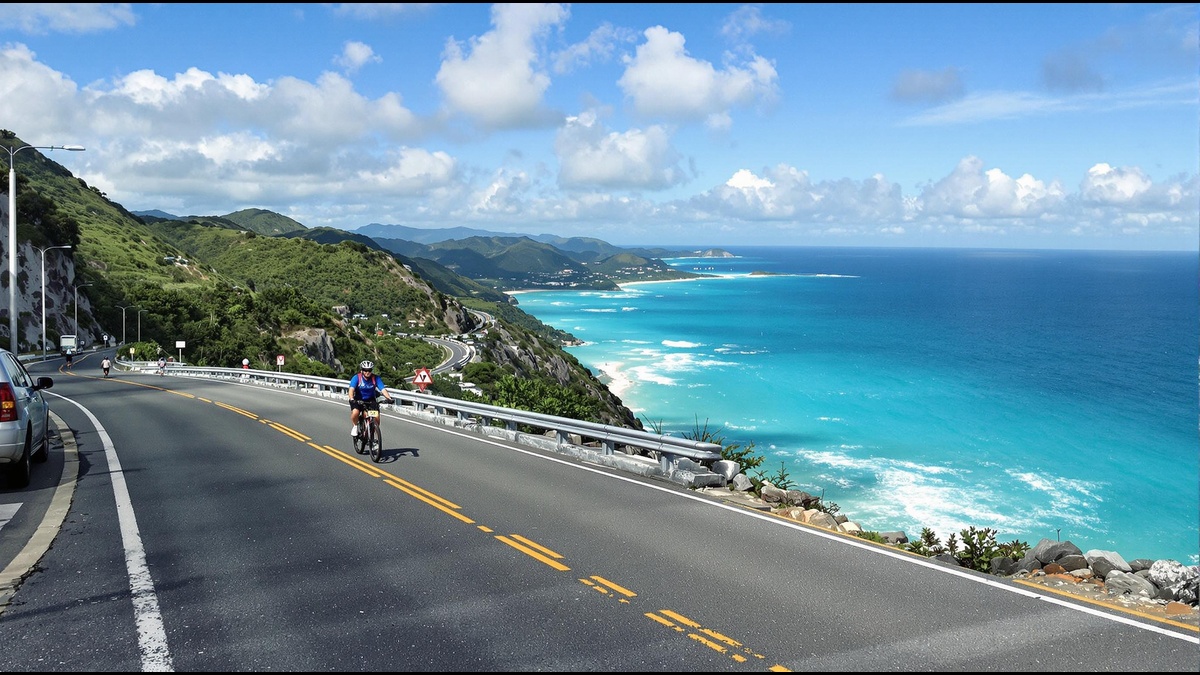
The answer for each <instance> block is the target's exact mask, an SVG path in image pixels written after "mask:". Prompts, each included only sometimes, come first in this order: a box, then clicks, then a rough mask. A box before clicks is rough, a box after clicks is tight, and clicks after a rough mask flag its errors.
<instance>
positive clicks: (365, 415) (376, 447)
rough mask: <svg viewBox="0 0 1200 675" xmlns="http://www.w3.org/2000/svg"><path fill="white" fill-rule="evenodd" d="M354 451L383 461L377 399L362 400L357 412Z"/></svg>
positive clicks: (373, 459)
mask: <svg viewBox="0 0 1200 675" xmlns="http://www.w3.org/2000/svg"><path fill="white" fill-rule="evenodd" d="M354 452H357V453H358V454H360V455H365V454H367V453H370V454H371V461H372V462H375V463H376V464H378V463H379V462H381V461H383V431H382V430H380V428H379V401H377V400H374V401H362V408H360V409H359V414H358V435H357V436H355V437H354Z"/></svg>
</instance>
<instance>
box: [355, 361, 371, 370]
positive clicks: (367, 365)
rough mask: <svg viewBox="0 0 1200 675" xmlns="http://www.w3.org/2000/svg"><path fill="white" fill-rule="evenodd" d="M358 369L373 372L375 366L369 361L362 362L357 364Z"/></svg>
mask: <svg viewBox="0 0 1200 675" xmlns="http://www.w3.org/2000/svg"><path fill="white" fill-rule="evenodd" d="M358 369H359V370H375V364H374V363H373V362H371V361H363V362H362V363H360V364H358Z"/></svg>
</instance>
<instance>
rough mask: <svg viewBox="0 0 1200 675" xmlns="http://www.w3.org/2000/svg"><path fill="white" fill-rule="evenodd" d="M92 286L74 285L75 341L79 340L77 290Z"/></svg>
mask: <svg viewBox="0 0 1200 675" xmlns="http://www.w3.org/2000/svg"><path fill="white" fill-rule="evenodd" d="M91 285H92V284H90V283H86V284H76V285H75V339H76V340H78V339H79V289H81V288H83V287H84V286H91Z"/></svg>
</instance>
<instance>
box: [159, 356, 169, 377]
mask: <svg viewBox="0 0 1200 675" xmlns="http://www.w3.org/2000/svg"><path fill="white" fill-rule="evenodd" d="M158 374H159V375H166V374H167V359H166V357H165V356H160V357H158Z"/></svg>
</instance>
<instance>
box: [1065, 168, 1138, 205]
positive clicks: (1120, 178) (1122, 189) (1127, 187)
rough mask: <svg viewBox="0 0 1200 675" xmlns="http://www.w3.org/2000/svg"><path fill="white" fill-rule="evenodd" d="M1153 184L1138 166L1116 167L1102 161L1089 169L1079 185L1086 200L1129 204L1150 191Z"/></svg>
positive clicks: (1100, 202) (1081, 194) (1111, 203)
mask: <svg viewBox="0 0 1200 675" xmlns="http://www.w3.org/2000/svg"><path fill="white" fill-rule="evenodd" d="M1151 185H1152V184H1151V182H1150V179H1148V178H1147V177H1146V176H1145V175H1144V174H1143V173H1142V171H1141V170H1140V169H1138V168H1136V167H1134V168H1121V169H1115V168H1113V167H1111V166H1109V165H1107V164H1103V163H1101V164H1097V165H1095V166H1093V167H1092V168H1090V169H1088V172H1087V176H1086V177H1085V178H1084V181H1083V183H1082V184H1081V185H1080V186H1079V195H1080V197H1081V198H1083V200H1084V201H1086V202H1093V203H1096V204H1109V205H1118V204H1127V203H1129V202H1132V201H1134V200H1136V199H1137V198H1138V197H1139V196H1141V195H1143V194H1145V193H1146V192H1148V191H1149V190H1150V188H1151Z"/></svg>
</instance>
